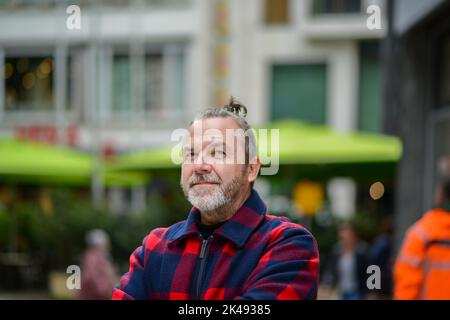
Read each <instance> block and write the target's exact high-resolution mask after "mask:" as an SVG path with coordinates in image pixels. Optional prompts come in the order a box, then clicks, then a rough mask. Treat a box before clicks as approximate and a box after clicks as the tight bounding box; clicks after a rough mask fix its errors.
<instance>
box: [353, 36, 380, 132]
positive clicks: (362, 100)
mask: <svg viewBox="0 0 450 320" xmlns="http://www.w3.org/2000/svg"><path fill="white" fill-rule="evenodd" d="M359 57H360V58H359V60H360V61H359V62H360V63H359V66H360V67H359V68H360V69H359V114H358V117H359V129H360V130H363V131H372V132H380V131H381V120H382V119H381V117H382V114H381V112H382V74H381V64H380V46H379V43H378V42H377V41H369V42H363V43H361V45H360V50H359Z"/></svg>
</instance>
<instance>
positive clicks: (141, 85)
mask: <svg viewBox="0 0 450 320" xmlns="http://www.w3.org/2000/svg"><path fill="white" fill-rule="evenodd" d="M147 49H148V50H145V51H143V53H142V54H140V55H136V56H135V57H133V58H132V57H131V56H130V53H129V52H128V51H126V50H125V51H117V52H116V53H115V54H114V55H113V60H112V61H113V62H112V89H111V92H112V111H113V112H114V113H116V114H117V113H122V114H124V115H125V114H126V113H128V112H130V111H131V109H132V108H131V107H132V104H133V105H134V107H133V110H135V111H137V112H139V111H148V112H152V113H154V112H156V113H165V114H168V113H171V112H172V111H175V112H177V111H181V110H183V105H184V102H185V99H184V90H185V88H184V86H185V79H184V66H185V63H184V52H183V49H182V47H179V46H176V45H173V46H172V45H167V46H161V47H159V48H155V47H151V48H147ZM133 59H136V60H133ZM134 65H136V66H139V67H133V66H134ZM140 79H141V80H140ZM142 102H143V103H142Z"/></svg>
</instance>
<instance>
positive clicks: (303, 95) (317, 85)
mask: <svg viewBox="0 0 450 320" xmlns="http://www.w3.org/2000/svg"><path fill="white" fill-rule="evenodd" d="M271 92H272V98H271V106H272V119H274V120H275V119H282V118H296V119H299V120H302V121H305V122H309V123H317V124H322V123H325V112H326V96H327V92H326V65H325V64H294V65H275V66H273V68H272V91H271Z"/></svg>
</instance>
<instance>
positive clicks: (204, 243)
mask: <svg viewBox="0 0 450 320" xmlns="http://www.w3.org/2000/svg"><path fill="white" fill-rule="evenodd" d="M211 238H212V236H210V237H209V238H208V239H206V240H202V248H201V250H200V259H203V258H204V257H205V254H206V247H207V245H208V242H209V240H210V239H211Z"/></svg>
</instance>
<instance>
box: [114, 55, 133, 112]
mask: <svg viewBox="0 0 450 320" xmlns="http://www.w3.org/2000/svg"><path fill="white" fill-rule="evenodd" d="M130 69H131V68H130V56H129V55H126V54H116V55H114V58H113V72H112V74H113V77H112V92H113V98H112V109H113V111H115V112H121V111H129V110H130V103H131V100H130V97H131V83H130V80H131V70H130Z"/></svg>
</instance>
